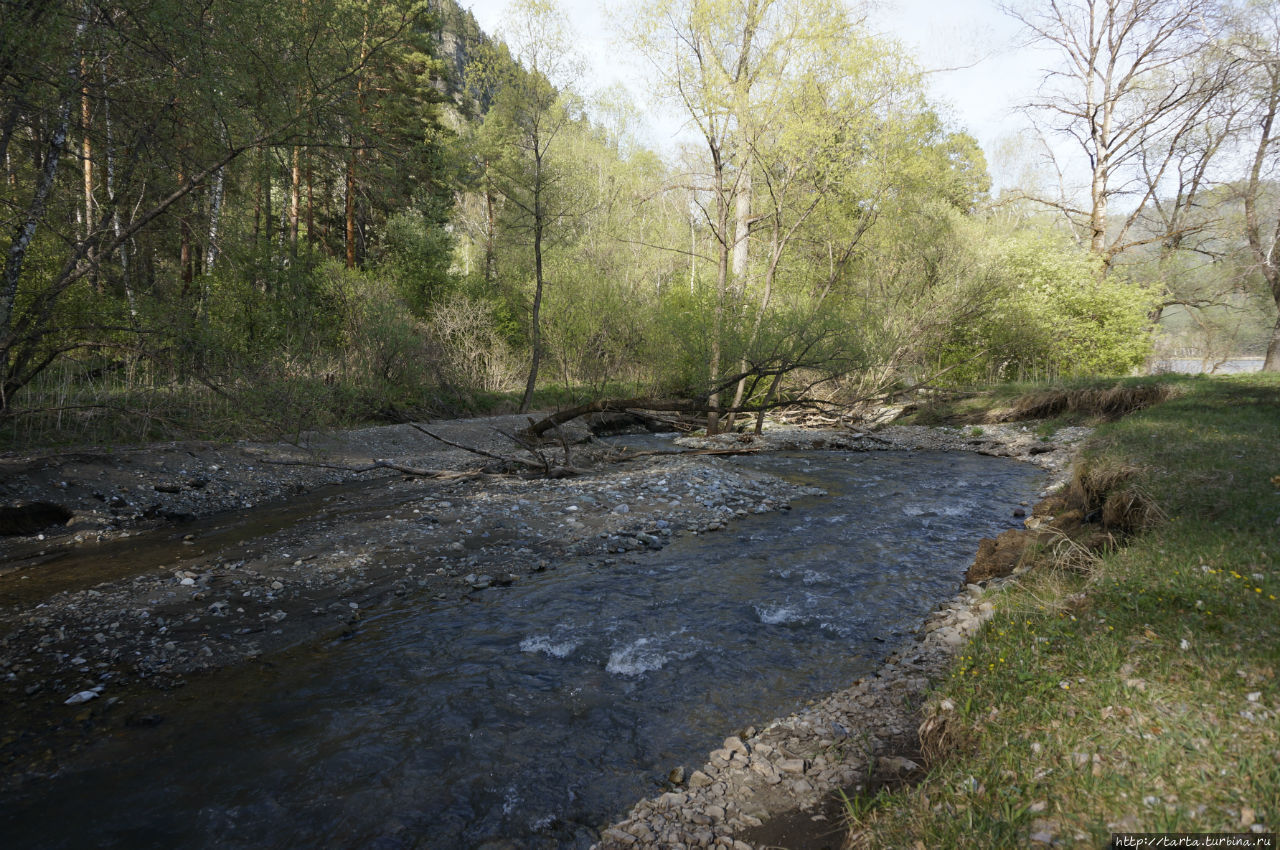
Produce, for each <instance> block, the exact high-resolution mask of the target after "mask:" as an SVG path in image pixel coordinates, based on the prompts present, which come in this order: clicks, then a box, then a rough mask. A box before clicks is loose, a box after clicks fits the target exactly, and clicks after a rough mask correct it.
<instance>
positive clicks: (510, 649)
mask: <svg viewBox="0 0 1280 850" xmlns="http://www.w3.org/2000/svg"><path fill="white" fill-rule="evenodd" d="M731 462H732V463H735V464H739V465H741V466H743V467H746V468H749V469H756V470H761V471H765V472H772V473H775V474H779V475H782V476H784V477H787V478H789V479H792V480H795V481H798V482H800V483H805V484H812V485H815V486H819V487H822V488H824V489H826V490H827V491H828V492H829V493H830V495H829V496H828V497H825V498H808V499H803V500H797V501H796V502H795V504H794V509H793V510H792V511H791V512H790V513H782V514H778V513H774V514H765V515H752V516H749V517H747V518H744V519H740V520H737V521H735V522H734V523H732V524H731V525H730V526H729V527H728V528H727V529H726V530H725V531H722V532H719V533H716V534H710V535H702V536H698V537H694V536H687V537H682V538H679V539H677V540H676V541H674V542H673V543H672V544H671V545H670V546H668V547H667V548H666V549H664V550H662V551H660V552H651V553H647V554H643V555H638V556H633V557H632V558H629V559H627V560H624V561H623V562H622V563H614V564H610V565H600V564H595V563H593V562H591V561H586V560H582V561H572V562H568V563H565V564H563V565H561V566H560V568H559V569H558V570H556V571H553V572H549V573H544V574H538V575H534V576H531V577H529V578H527V579H522V580H521V581H520V582H519V583H517V584H516V585H514V586H512V587H509V588H494V589H490V590H487V591H484V592H483V593H478V594H475V595H473V596H472V597H471V598H470V599H469V600H465V601H461V602H448V603H446V602H436V601H428V600H412V599H407V600H405V601H403V602H402V603H401V604H399V606H398V607H395V608H393V609H390V610H384V612H383V613H381V614H379V615H377V616H376V617H371V618H370V619H369V620H368V621H367V622H366V625H365V626H364V628H363V629H362V631H361V632H360V634H359V635H358V636H357V637H356V638H355V639H353V640H347V641H336V642H334V643H332V644H329V645H325V646H319V647H313V648H310V649H308V650H306V651H303V652H296V653H292V654H290V655H288V656H286V657H284V658H282V659H279V661H278V662H277V663H276V664H275V665H274V666H270V667H267V668H266V669H259V668H250V669H247V670H241V671H238V672H230V673H227V674H225V675H221V676H219V677H215V679H213V680H211V681H210V682H206V683H194V684H193V685H192V686H190V687H189V688H187V689H185V692H184V693H183V695H182V698H183V699H184V700H185V701H186V702H187V704H186V705H184V706H183V707H182V709H181V711H180V712H174V716H173V717H172V718H171V719H170V721H168V722H166V723H165V724H163V725H161V726H159V727H157V728H155V729H145V730H131V732H133V733H134V734H130V735H128V736H125V737H124V738H122V739H120V740H117V741H113V742H111V743H110V744H109V745H108V746H107V747H105V748H103V749H102V750H100V751H97V752H95V753H94V754H93V756H92V758H90V759H87V760H86V761H87V762H88V763H86V764H84V765H83V766H81V767H79V768H77V769H75V770H73V771H69V772H67V773H65V774H64V775H61V776H58V777H56V778H54V779H53V780H51V781H49V782H47V783H45V784H44V785H42V786H41V787H39V788H37V789H31V791H30V793H29V794H28V795H27V796H26V797H24V798H22V799H13V800H8V801H6V802H5V803H4V804H3V814H2V815H0V836H4V837H5V839H4V845H5V846H6V847H40V848H62V847H67V848H71V847H77V848H78V847H84V846H94V847H121V848H147V847H155V848H180V847H183V848H186V847H189V848H206V847H219V848H223V847H254V848H258V847H273V848H298V847H319V846H333V847H377V848H400V847H406V848H407V847H425V848H450V850H453V849H454V848H472V847H520V848H523V847H586V846H588V845H589V844H590V843H591V842H592V840H593V837H594V829H596V828H599V827H600V826H602V825H603V824H604V823H606V822H608V821H609V820H610V819H612V818H614V817H616V816H618V815H620V814H622V813H623V812H624V811H625V809H627V808H628V807H629V806H630V805H631V804H632V803H633V802H634V801H635V800H636V799H638V798H639V797H641V796H646V795H649V794H652V793H654V792H656V791H658V790H659V789H658V785H657V783H658V781H659V780H660V779H661V777H663V776H665V775H666V773H667V771H668V770H670V769H671V768H672V767H674V766H676V765H681V764H683V765H686V766H688V767H693V766H698V765H700V764H701V762H702V761H703V759H704V758H705V756H706V753H707V752H708V751H709V750H710V749H713V748H714V747H716V746H718V745H719V741H720V740H721V739H722V738H723V736H724V735H726V734H729V733H730V732H732V731H733V730H734V729H736V728H740V727H742V726H745V725H747V724H750V723H760V722H762V721H765V720H767V719H769V718H771V717H774V716H778V715H781V714H786V713H789V712H790V711H792V710H794V709H795V708H796V707H798V706H799V705H800V704H801V703H802V702H803V701H804V700H805V699H807V698H810V697H814V696H818V695H821V694H822V693H824V692H826V691H830V690H833V689H835V688H838V687H841V686H844V685H847V684H848V683H849V682H850V681H851V680H853V679H855V678H857V677H858V676H860V675H865V674H866V673H868V672H870V671H871V670H873V669H874V668H875V666H876V665H877V662H878V660H879V659H880V658H881V656H882V655H883V654H884V653H885V652H887V651H888V649H889V648H890V647H891V646H892V645H893V644H894V643H895V642H897V641H898V640H900V639H901V636H902V635H904V634H905V633H906V632H907V631H909V630H910V629H911V628H912V627H913V626H914V625H915V624H917V623H918V622H919V621H920V620H921V619H922V618H923V616H924V615H925V614H926V613H927V612H928V611H929V610H930V609H931V608H932V607H933V606H934V605H936V603H937V602H938V601H940V600H941V599H943V598H945V597H947V596H949V595H950V594H951V593H952V592H953V591H954V590H955V589H956V587H957V585H958V582H959V580H960V576H961V574H962V573H963V571H964V569H965V567H966V566H967V565H968V562H969V561H970V560H971V558H972V555H973V552H974V551H975V549H976V547H977V542H978V539H979V538H980V537H983V536H992V535H995V534H997V533H999V532H1000V531H1001V530H1003V529H1005V528H1009V527H1013V526H1014V525H1015V522H1016V521H1015V520H1013V519H1012V518H1011V514H1012V509H1013V508H1014V506H1016V505H1017V504H1018V503H1019V502H1021V501H1028V500H1030V499H1031V497H1032V496H1033V495H1034V493H1035V490H1036V487H1037V486H1038V485H1039V484H1041V483H1042V481H1043V474H1042V473H1041V472H1040V471H1039V470H1037V469H1035V468H1033V467H1030V466H1027V465H1024V464H1020V463H1017V462H1014V461H1010V460H1005V459H999V458H987V457H981V456H977V455H970V454H961V453H955V454H942V453H918V454H905V453H898V452H893V453H868V454H843V453H836V452H810V453H805V454H803V455H777V456H754V457H750V458H743V459H739V460H736V461H731Z"/></svg>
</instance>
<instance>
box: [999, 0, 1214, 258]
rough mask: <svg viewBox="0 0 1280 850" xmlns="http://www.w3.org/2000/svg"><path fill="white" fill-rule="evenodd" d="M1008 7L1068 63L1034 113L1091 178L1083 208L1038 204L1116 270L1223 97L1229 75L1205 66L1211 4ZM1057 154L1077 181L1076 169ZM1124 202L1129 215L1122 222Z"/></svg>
mask: <svg viewBox="0 0 1280 850" xmlns="http://www.w3.org/2000/svg"><path fill="white" fill-rule="evenodd" d="M1006 11H1007V12H1008V13H1009V14H1011V15H1012V16H1013V17H1015V18H1016V19H1017V20H1018V21H1020V22H1021V23H1022V24H1023V25H1024V26H1025V27H1026V29H1027V30H1028V32H1029V33H1030V35H1031V37H1032V39H1033V40H1035V41H1037V42H1040V43H1041V44H1044V45H1046V46H1048V47H1049V48H1051V49H1053V50H1054V51H1055V52H1056V53H1057V54H1058V55H1059V57H1060V58H1061V60H1062V64H1061V65H1060V66H1059V67H1057V68H1054V69H1051V70H1049V71H1047V72H1046V76H1045V78H1044V81H1043V83H1042V86H1041V91H1040V94H1039V96H1038V97H1037V99H1035V100H1034V101H1032V102H1031V103H1029V104H1028V105H1027V106H1026V107H1025V109H1026V111H1027V112H1028V114H1029V115H1030V116H1031V118H1032V121H1033V122H1034V123H1035V125H1036V126H1037V127H1038V128H1039V130H1040V131H1041V132H1042V133H1044V134H1045V135H1046V136H1047V137H1048V138H1047V139H1046V142H1051V141H1052V139H1053V138H1054V137H1065V138H1067V139H1069V140H1070V141H1071V142H1072V143H1073V145H1072V146H1073V147H1074V148H1075V149H1077V150H1078V152H1079V153H1080V154H1081V155H1082V163H1083V164H1084V166H1085V170H1086V172H1087V187H1086V188H1085V191H1084V192H1083V194H1084V197H1085V201H1084V205H1083V206H1081V205H1080V204H1079V203H1078V202H1077V201H1076V200H1074V199H1073V198H1070V197H1058V198H1038V199H1037V200H1039V201H1041V202H1043V203H1046V204H1048V205H1050V206H1052V207H1054V208H1055V209H1058V210H1059V211H1061V212H1062V213H1063V214H1064V215H1065V216H1066V217H1067V218H1068V220H1070V221H1071V222H1072V224H1073V225H1074V226H1075V227H1076V228H1077V230H1078V231H1079V232H1081V233H1082V234H1083V236H1084V239H1083V240H1082V241H1084V242H1085V243H1086V244H1088V246H1089V248H1090V249H1091V250H1092V251H1093V252H1094V253H1095V254H1097V255H1098V256H1099V257H1101V258H1102V259H1103V262H1104V267H1108V266H1110V264H1111V263H1112V261H1113V260H1114V259H1115V257H1116V256H1117V255H1119V254H1120V253H1122V252H1123V251H1125V250H1127V249H1129V248H1131V247H1134V246H1135V245H1137V244H1141V243H1142V241H1144V240H1142V239H1137V240H1135V239H1133V238H1131V237H1130V230H1131V228H1132V227H1133V225H1134V223H1135V222H1136V221H1137V220H1138V219H1139V217H1140V216H1141V215H1142V213H1143V211H1144V210H1145V209H1146V208H1147V207H1148V205H1149V204H1150V203H1151V201H1152V199H1153V198H1154V197H1155V196H1156V195H1157V194H1158V193H1159V192H1160V191H1161V189H1162V187H1163V186H1164V184H1165V181H1166V179H1167V178H1168V176H1169V171H1170V169H1171V168H1174V167H1176V163H1177V162H1178V153H1179V151H1180V150H1181V147H1180V141H1181V139H1182V137H1184V136H1186V135H1187V134H1189V133H1191V132H1192V131H1193V130H1194V129H1195V128H1196V127H1197V125H1198V124H1199V123H1200V122H1201V120H1202V116H1203V113H1204V112H1205V110H1206V109H1207V108H1208V106H1209V105H1210V104H1211V103H1212V102H1213V101H1214V99H1215V97H1216V95H1217V94H1218V93H1219V92H1220V91H1221V86H1222V84H1223V79H1222V76H1221V75H1220V74H1218V73H1215V70H1216V69H1214V68H1212V67H1209V66H1206V65H1204V64H1203V63H1198V62H1197V58H1198V57H1199V56H1200V55H1201V54H1202V52H1203V51H1205V50H1206V49H1208V47H1209V46H1211V45H1212V42H1213V40H1214V38H1215V35H1216V30H1217V26H1218V25H1217V24H1216V23H1215V22H1214V20H1215V16H1214V12H1215V9H1214V6H1213V3H1212V0H1052V2H1050V3H1048V4H1034V5H1032V6H1031V7H1030V8H1027V9H1024V8H1020V7H1019V8H1015V7H1006ZM1048 150H1049V151H1050V156H1051V157H1054V158H1055V163H1054V164H1055V167H1056V169H1057V171H1058V172H1059V174H1061V175H1064V179H1067V180H1070V179H1071V174H1072V173H1073V165H1072V163H1071V162H1066V161H1059V160H1058V158H1057V155H1056V154H1055V153H1054V148H1052V147H1051V146H1050V147H1048ZM1121 198H1123V199H1125V200H1126V202H1127V206H1128V210H1127V211H1126V213H1125V215H1124V217H1123V218H1122V219H1121V220H1120V221H1119V222H1118V223H1113V222H1111V221H1110V220H1109V215H1110V210H1111V208H1112V205H1113V202H1114V201H1116V200H1118V199H1121ZM1148 238H1149V239H1152V240H1158V239H1160V238H1164V237H1162V236H1161V237H1148Z"/></svg>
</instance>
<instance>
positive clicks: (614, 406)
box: [520, 398, 836, 438]
mask: <svg viewBox="0 0 1280 850" xmlns="http://www.w3.org/2000/svg"><path fill="white" fill-rule="evenodd" d="M834 406H836V405H834V404H833V403H832V402H829V401H826V400H824V399H813V398H801V399H788V400H786V401H775V402H770V403H768V404H762V405H753V406H743V407H714V406H712V405H709V404H707V403H706V402H703V401H694V400H692V399H685V398H602V399H596V400H595V401H589V402H587V403H586V404H580V405H578V406H577V407H568V408H565V409H564V410H558V411H556V412H555V413H553V414H551V415H550V416H547V417H545V418H544V419H540V420H539V421H537V422H530V423H529V427H528V428H526V429H524V430H523V431H521V432H520V433H521V435H523V436H525V437H528V438H538V437H541V436H542V435H544V434H546V433H547V432H548V431H550V430H552V429H553V428H559V427H560V426H561V425H563V424H565V423H566V422H572V421H573V420H574V419H577V418H578V417H580V416H588V415H590V414H592V413H630V414H632V415H634V416H639V417H641V418H644V417H645V416H646V411H653V410H658V411H664V412H669V413H688V414H697V415H704V414H709V413H714V414H716V415H717V416H719V417H723V416H729V415H733V416H736V415H737V414H740V413H746V414H752V415H756V414H762V413H767V412H768V411H770V410H776V409H778V408H780V407H795V408H802V407H808V408H816V409H823V408H829V407H834Z"/></svg>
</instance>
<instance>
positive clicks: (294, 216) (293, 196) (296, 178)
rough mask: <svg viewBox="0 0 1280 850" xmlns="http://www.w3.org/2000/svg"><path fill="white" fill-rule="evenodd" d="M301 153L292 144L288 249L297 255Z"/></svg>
mask: <svg viewBox="0 0 1280 850" xmlns="http://www.w3.org/2000/svg"><path fill="white" fill-rule="evenodd" d="M301 157H302V154H301V148H300V147H299V146H298V145H294V146H293V168H292V170H291V172H290V175H289V177H290V183H289V250H290V252H291V253H292V254H293V256H294V257H295V258H297V256H298V222H299V220H300V219H301V213H302V159H301Z"/></svg>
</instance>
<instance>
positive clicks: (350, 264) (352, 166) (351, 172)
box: [347, 139, 356, 269]
mask: <svg viewBox="0 0 1280 850" xmlns="http://www.w3.org/2000/svg"><path fill="white" fill-rule="evenodd" d="M354 142H355V140H354V139H353V140H352V144H353V147H352V148H351V155H350V156H349V157H348V158H347V268H349V269H354V268H355V267H356V149H355V147H354Z"/></svg>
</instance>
